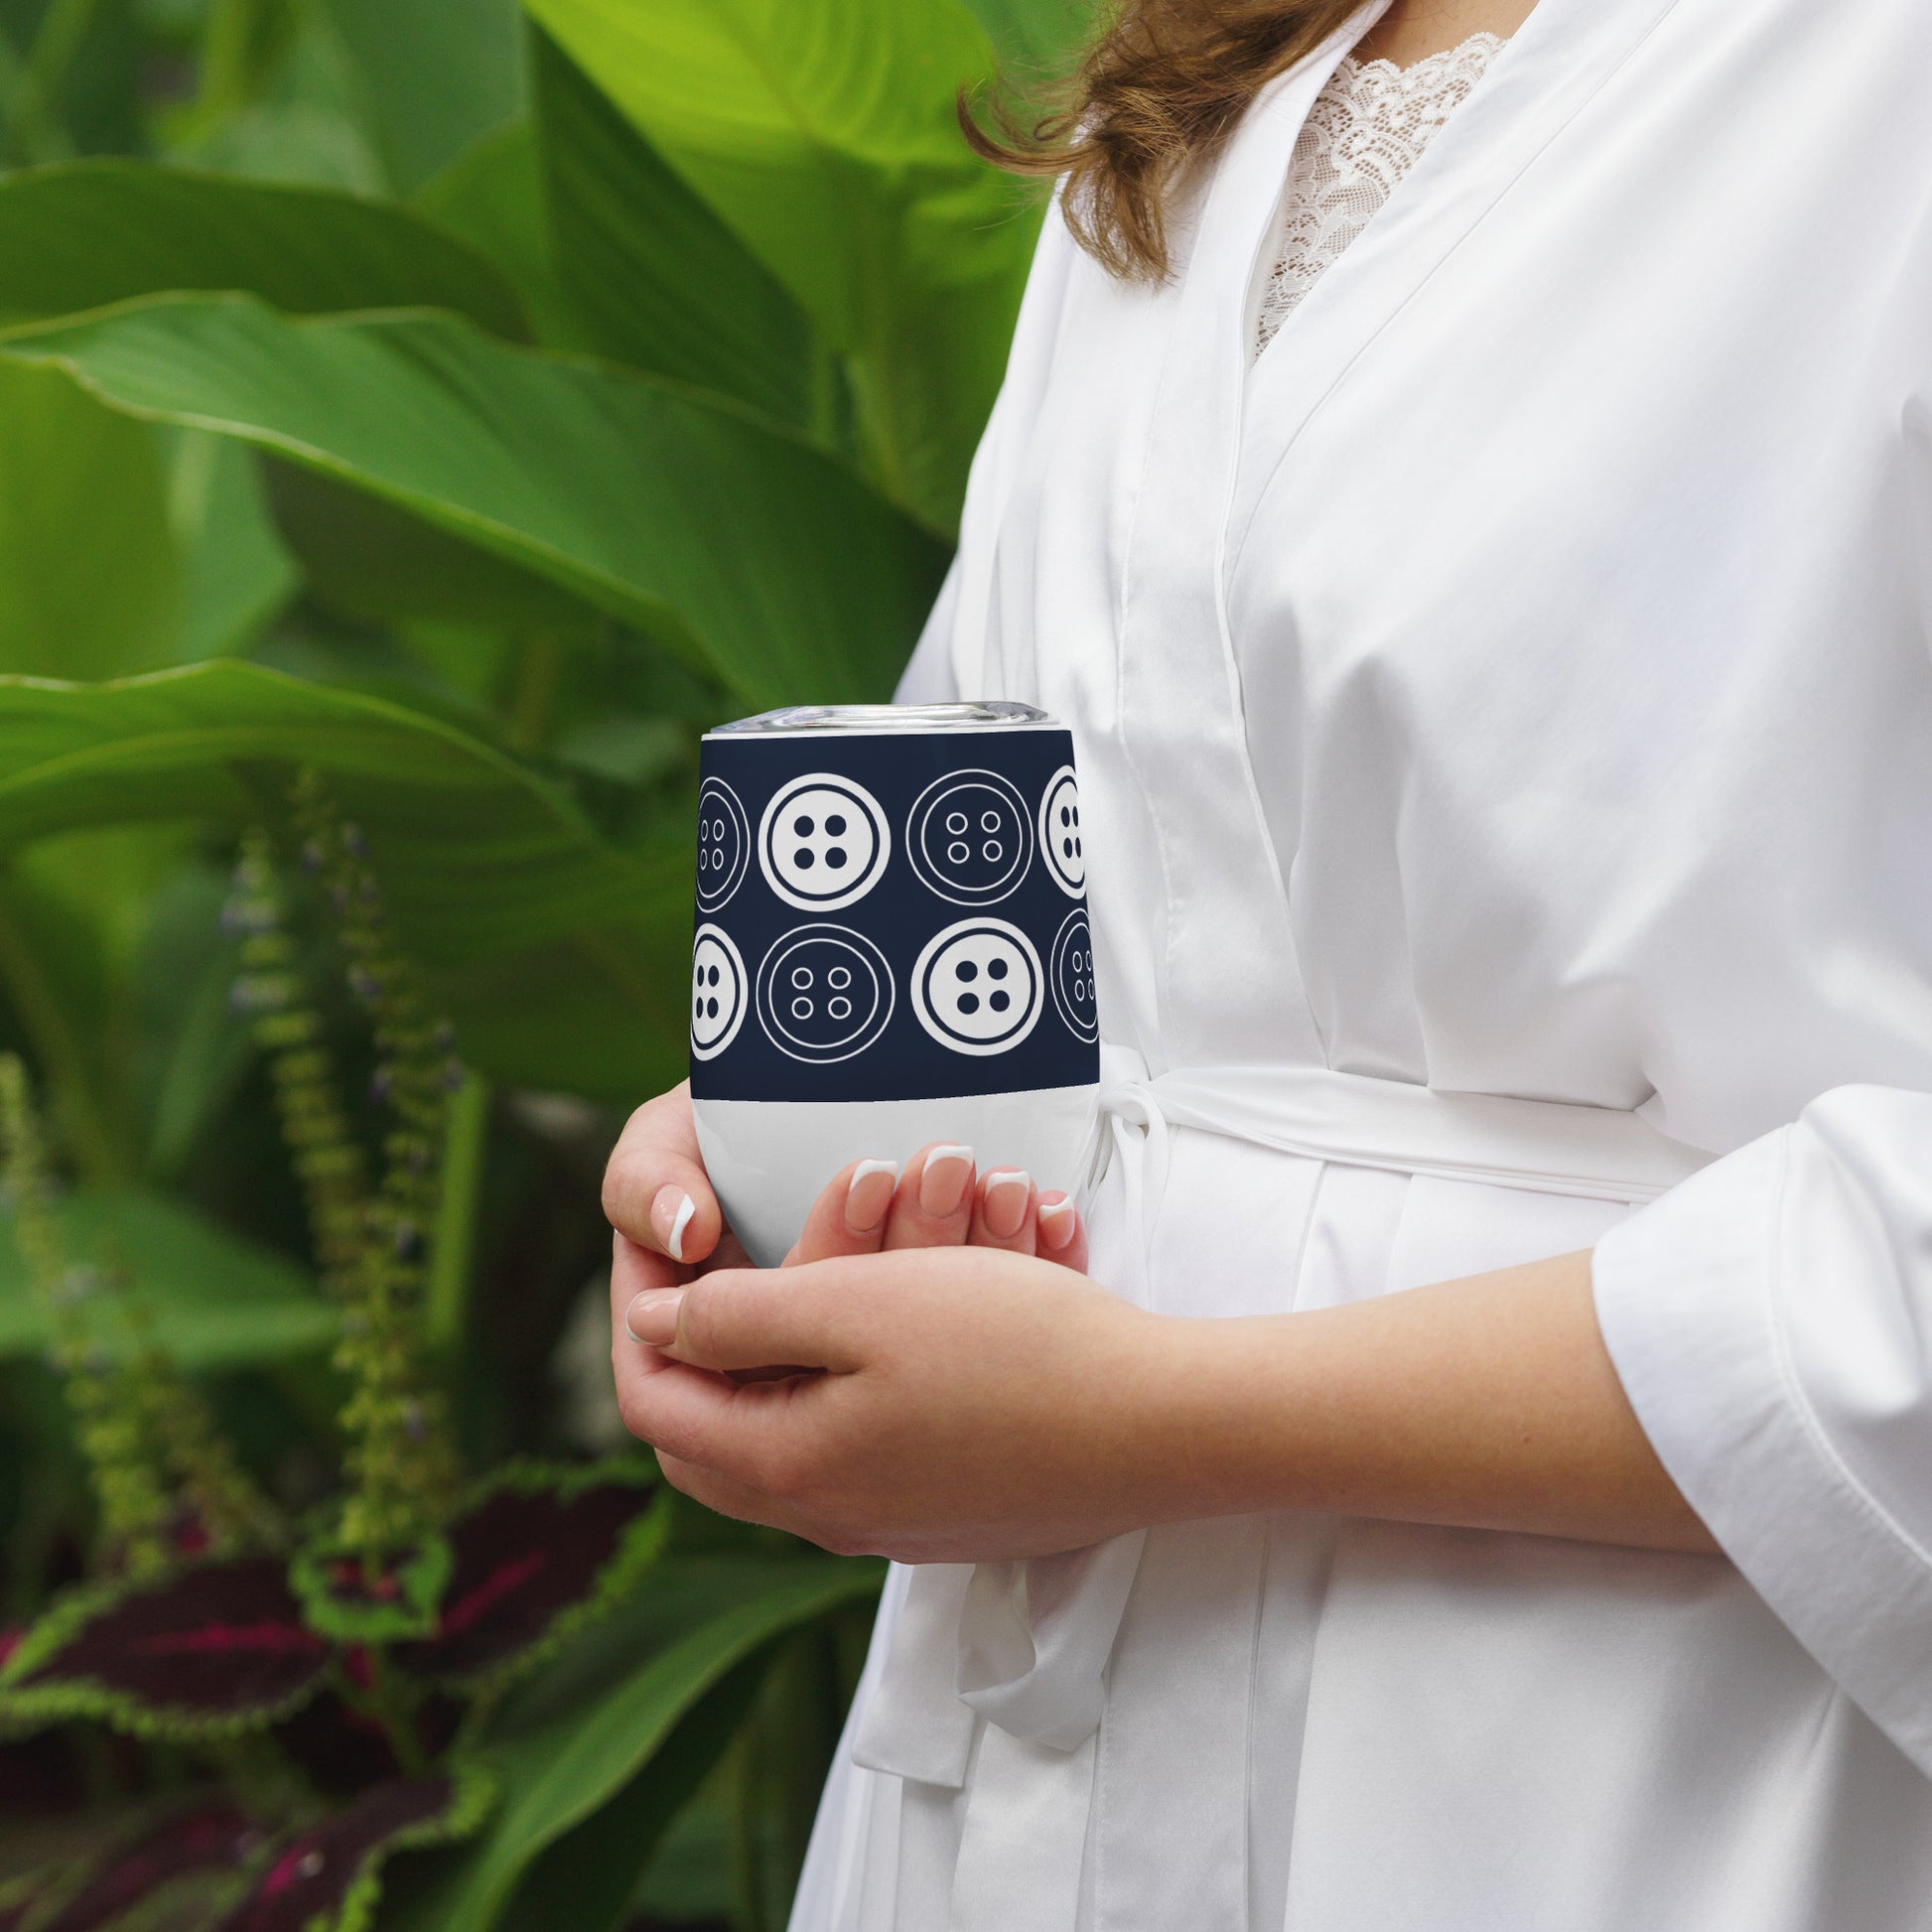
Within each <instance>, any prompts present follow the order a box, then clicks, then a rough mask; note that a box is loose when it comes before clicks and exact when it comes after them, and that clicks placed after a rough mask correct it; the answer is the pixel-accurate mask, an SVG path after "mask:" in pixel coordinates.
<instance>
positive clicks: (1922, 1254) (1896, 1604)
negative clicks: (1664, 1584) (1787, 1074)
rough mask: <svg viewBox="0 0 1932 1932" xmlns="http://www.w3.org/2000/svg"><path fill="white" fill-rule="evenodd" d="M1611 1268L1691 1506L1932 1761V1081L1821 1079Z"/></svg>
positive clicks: (1607, 1272)
mask: <svg viewBox="0 0 1932 1932" xmlns="http://www.w3.org/2000/svg"><path fill="white" fill-rule="evenodd" d="M1594 1279H1595V1292H1596V1309H1597V1317H1598V1320H1599V1322H1600V1323H1601V1326H1602V1330H1603V1336H1604V1339H1605V1341H1606V1343H1607V1344H1608V1347H1609V1351H1610V1355H1611V1358H1612V1359H1613V1361H1614V1362H1615V1364H1616V1369H1617V1373H1618V1375H1619V1376H1620V1377H1621V1379H1622V1382H1623V1386H1624V1389H1625V1391H1626V1393H1627V1394H1628V1396H1629V1398H1630V1401H1631V1403H1632V1405H1633V1407H1634V1408H1635V1410H1636V1412H1637V1417H1638V1420H1639V1421H1640V1422H1641V1423H1642V1425H1643V1428H1644V1430H1645V1432H1646V1433H1647V1435H1648V1436H1649V1438H1650V1441H1651V1443H1652V1444H1653V1445H1654V1447H1655V1448H1656V1450H1657V1453H1658V1454H1659V1456H1660V1457H1661V1458H1662V1459H1663V1462H1664V1465H1665V1467H1666V1468H1667V1469H1668V1470H1669V1471H1670V1473H1671V1475H1672V1477H1673V1478H1674V1479H1675V1480H1676V1482H1677V1484H1678V1486H1679V1487H1680V1488H1681V1489H1682V1490H1683V1492H1684V1494H1685V1496H1686V1497H1687V1498H1688V1499H1689V1501H1690V1503H1691V1505H1692V1507H1693V1508H1694V1509H1696V1511H1697V1512H1698V1514H1699V1515H1700V1516H1701V1517H1702V1518H1703V1519H1704V1521H1705V1523H1706V1524H1707V1525H1708V1526H1709V1527H1710V1529H1711V1532H1712V1534H1713V1535H1714V1536H1715V1537H1716V1538H1717V1540H1718V1542H1719V1543H1720V1544H1721V1545H1722V1546H1723V1548H1724V1550H1725V1554H1726V1555H1727V1556H1729V1557H1730V1559H1731V1560H1732V1562H1734V1563H1735V1564H1736V1566H1737V1568H1738V1569H1739V1570H1740V1571H1741V1572H1742V1573H1743V1575H1744V1577H1745V1578H1746V1579H1747V1580H1748V1581H1749V1583H1750V1584H1751V1585H1752V1587H1754V1588H1755V1589H1756V1590H1757V1591H1758V1593H1759V1594H1760V1595H1761V1596H1762V1597H1763V1598H1764V1600H1765V1601H1766V1602H1767V1603H1768V1604H1769V1605H1770V1607H1771V1609H1772V1610H1773V1611H1774V1612H1775V1613H1776V1614H1777V1615H1778V1617H1779V1618H1780V1619H1781V1620H1782V1621H1783V1622H1784V1624H1785V1625H1786V1626H1787V1627H1788V1628H1789V1629H1790V1630H1791V1632H1792V1633H1793V1634H1794V1635H1795V1636H1796V1637H1797V1639H1798V1640H1799V1642H1800V1643H1802V1644H1803V1645H1804V1646H1805V1648H1806V1649H1807V1650H1808V1651H1810V1653H1811V1654H1812V1656H1813V1657H1815V1658H1816V1659H1817V1660H1818V1662H1819V1663H1820V1664H1821V1665H1823V1666H1824V1668H1825V1670H1826V1671H1827V1672H1828V1673H1829V1674H1830V1675H1831V1676H1832V1678H1833V1679H1834V1680H1835V1681H1836V1682H1837V1683H1838V1684H1839V1685H1840V1686H1841V1687H1842V1688H1843V1689H1844V1690H1845V1691H1846V1693H1847V1694H1848V1695H1849V1696H1850V1697H1851V1698H1852V1699H1853V1700H1854V1701H1855V1702H1856V1703H1857V1704H1858V1705H1859V1706H1860V1707H1861V1709H1863V1711H1864V1712H1865V1714H1866V1715H1867V1716H1868V1717H1870V1718H1871V1719H1872V1720H1873V1722H1874V1723H1875V1724H1877V1725H1878V1726H1879V1728H1880V1729H1881V1730H1883V1731H1884V1732H1885V1734H1886V1735H1887V1736H1888V1737H1890V1739H1891V1740H1892V1741H1893V1743H1895V1744H1896V1745H1897V1746H1898V1747H1899V1748H1900V1749H1901V1750H1902V1751H1904V1752H1905V1753H1906V1755H1907V1756H1909V1757H1910V1758H1912V1759H1913V1761H1914V1762H1915V1763H1916V1764H1917V1765H1918V1766H1919V1768H1920V1769H1921V1770H1923V1771H1925V1772H1926V1773H1927V1774H1928V1775H1932V1095H1926V1094H1920V1093H1907V1092H1903V1091H1900V1090H1898V1089H1895V1088H1890V1087H1876V1086H1854V1087H1840V1088H1837V1089H1835V1090H1833V1091H1832V1092H1830V1093H1827V1094H1825V1095H1824V1096H1822V1097H1821V1098H1820V1099H1818V1100H1816V1101H1814V1102H1813V1103H1812V1105H1811V1106H1809V1107H1808V1108H1806V1109H1805V1111H1804V1113H1803V1114H1802V1115H1801V1116H1800V1117H1799V1119H1798V1120H1797V1121H1796V1122H1795V1123H1794V1124H1793V1125H1791V1126H1789V1127H1786V1128H1783V1129H1780V1130H1779V1131H1778V1132H1776V1133H1774V1134H1771V1135H1768V1136H1766V1137H1765V1138H1764V1139H1762V1140H1759V1141H1755V1142H1752V1143H1751V1144H1750V1145H1748V1146H1746V1147H1744V1148H1741V1149H1739V1150H1738V1151H1737V1152H1736V1153H1734V1154H1731V1155H1728V1156H1726V1157H1725V1159H1723V1160H1721V1161H1718V1162H1716V1163H1714V1164H1713V1165H1712V1166H1711V1167H1709V1168H1707V1169H1706V1170H1705V1171H1704V1172H1703V1173H1700V1174H1698V1175H1696V1176H1695V1177H1694V1178H1692V1179H1691V1180H1689V1181H1686V1182H1684V1183H1683V1184H1682V1185H1680V1186H1678V1187H1675V1188H1673V1189H1672V1190H1671V1191H1670V1192H1669V1193H1668V1194H1666V1195H1664V1196H1663V1197H1662V1198H1661V1199H1660V1200H1658V1201H1655V1202H1653V1203H1652V1204H1651V1205H1649V1206H1647V1207H1645V1208H1642V1209H1640V1210H1639V1211H1638V1212H1636V1213H1635V1214H1633V1215H1631V1216H1630V1217H1629V1219H1627V1220H1625V1221H1623V1222H1621V1223H1619V1224H1618V1225H1617V1226H1616V1227H1615V1228H1614V1229H1612V1230H1611V1231H1610V1233H1609V1234H1607V1235H1606V1236H1605V1237H1604V1238H1603V1239H1602V1240H1601V1241H1600V1242H1599V1243H1598V1245H1597V1248H1596V1252H1595V1257H1594Z"/></svg>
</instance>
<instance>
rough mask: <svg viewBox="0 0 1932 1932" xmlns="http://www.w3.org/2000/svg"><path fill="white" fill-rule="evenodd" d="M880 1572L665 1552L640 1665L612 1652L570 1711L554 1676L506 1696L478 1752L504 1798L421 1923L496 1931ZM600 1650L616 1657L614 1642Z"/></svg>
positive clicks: (647, 1599)
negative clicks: (782, 1641) (674, 1750)
mask: <svg viewBox="0 0 1932 1932" xmlns="http://www.w3.org/2000/svg"><path fill="white" fill-rule="evenodd" d="M879 1578H880V1570H879V1567H878V1566H877V1565H875V1564H870V1563H839V1562H829V1561H819V1560H812V1561H799V1562H792V1563H756V1562H734V1561H731V1560H705V1559H676V1558H669V1559H666V1560H664V1561H663V1562H661V1563H660V1564H659V1565H658V1567H657V1569H656V1570H655V1571H654V1572H653V1573H652V1581H651V1587H649V1588H648V1589H646V1590H644V1591H643V1592H641V1594H640V1596H639V1598H638V1600H637V1603H636V1605H635V1606H634V1610H633V1612H632V1613H631V1614H630V1616H629V1617H628V1619H627V1622H628V1629H627V1632H626V1631H621V1632H620V1633H619V1634H620V1635H623V1634H628V1635H629V1636H630V1637H631V1639H632V1641H633V1642H634V1643H635V1644H636V1645H637V1646H638V1648H639V1649H640V1650H641V1652H642V1655H641V1656H639V1657H637V1658H636V1659H635V1660H634V1661H633V1662H631V1663H630V1665H629V1668H628V1669H627V1670H621V1671H617V1670H613V1669H611V1668H609V1665H608V1662H607V1665H606V1668H605V1669H604V1670H603V1671H602V1672H601V1673H600V1675H599V1678H598V1679H597V1680H595V1681H594V1682H593V1683H592V1684H591V1685H590V1686H587V1687H586V1688H587V1689H588V1691H589V1692H590V1695H589V1696H588V1698H587V1699H585V1700H584V1701H582V1702H570V1703H567V1704H565V1705H564V1706H563V1707H562V1708H561V1709H559V1708H555V1697H556V1684H555V1683H554V1682H553V1683H551V1684H550V1685H546V1683H545V1680H543V1679H541V1678H540V1679H538V1680H537V1683H536V1684H535V1685H534V1686H532V1687H531V1695H528V1696H525V1697H519V1698H514V1699H512V1700H511V1701H510V1703H509V1704H508V1705H507V1706H506V1707H505V1709H504V1711H503V1713H502V1714H501V1717H500V1718H499V1720H498V1722H497V1724H496V1725H492V1727H491V1731H490V1734H489V1735H488V1737H486V1738H485V1740H484V1741H483V1744H482V1745H481V1747H480V1748H479V1752H478V1755H479V1757H480V1759H481V1761H482V1762H483V1763H484V1764H486V1765H488V1766H489V1767H490V1768H492V1769H493V1770H494V1771H495V1772H496V1774H497V1778H498V1782H499V1785H500V1787H501V1789H502V1790H503V1792H504V1793H505V1799H504V1803H503V1806H502V1808H501V1810H500V1811H499V1812H498V1813H497V1814H496V1816H495V1818H493V1819H492V1820H491V1822H490V1824H489V1827H488V1829H487V1830H486V1831H485V1832H484V1833H483V1836H482V1837H481V1838H480V1839H478V1840H477V1841H476V1842H475V1844H474V1845H472V1846H470V1847H468V1848H467V1849H466V1850H465V1852H464V1853H463V1855H462V1857H461V1858H460V1859H459V1860H458V1861H456V1862H455V1863H453V1864H452V1866H451V1867H450V1869H449V1870H448V1871H447V1872H446V1873H445V1874H444V1875H443V1877H442V1879H441V1881H440V1882H439V1884H438V1885H437V1886H436V1887H435V1890H434V1892H433V1894H432V1895H431V1896H430V1897H428V1898H426V1899H424V1900H422V1901H419V1905H418V1912H417V1913H414V1914H412V1917H411V1921H410V1922H411V1924H412V1925H422V1926H431V1925H462V1926H466V1927H471V1928H475V1932H483V1928H485V1927H487V1926H488V1925H490V1924H491V1923H492V1922H493V1921H494V1920H495V1918H496V1917H497V1915H498V1914H499V1913H500V1912H501V1910H502V1909H503V1906H504V1903H505V1901H506V1900H507V1899H508V1897H509V1896H510V1893H511V1891H512V1889H513V1888H514V1887H515V1885H516V1883H517V1881H518V1879H519V1878H520V1877H521V1875H522V1874H523V1873H524V1872H525V1871H527V1870H528V1869H529V1867H530V1865H531V1864H532V1863H533V1862H534V1861H535V1860H536V1859H537V1858H538V1857H539V1855H541V1854H542V1853H543V1852H544V1851H545V1850H546V1849H547V1848H548V1847H549V1846H551V1845H554V1844H556V1843H557V1842H558V1841H559V1840H561V1839H563V1838H564V1836H565V1834H566V1833H569V1832H571V1831H573V1830H574V1829H575V1828H576V1827H578V1826H579V1825H581V1824H582V1823H583V1822H584V1821H585V1820H586V1819H588V1818H591V1817H592V1816H594V1815H595V1814H596V1813H597V1812H599V1811H600V1810H601V1809H602V1808H603V1807H604V1806H605V1805H607V1804H608V1803H610V1802H611V1800H612V1799H613V1798H615V1797H617V1796H618V1794H619V1793H621V1792H622V1791H623V1790H624V1789H625V1787H626V1786H628V1785H629V1784H630V1783H631V1781H632V1779H633V1778H635V1777H636V1776H637V1774H638V1772H639V1771H640V1770H641V1769H642V1768H643V1767H644V1766H645V1765H646V1764H647V1763H649V1761H650V1760H651V1758H652V1757H653V1756H654V1754H655V1753H656V1752H657V1751H658V1750H659V1749H660V1748H661V1747H662V1746H663V1745H664V1743H665V1742H666V1740H667V1739H668V1738H669V1737H670V1736H671V1735H672V1733H673V1731H674V1730H675V1728H676V1726H677V1725H678V1723H679V1721H680V1720H681V1719H682V1718H683V1717H684V1716H685V1715H686V1714H687V1713H688V1712H690V1711H691V1710H692V1709H693V1707H694V1706H696V1705H697V1704H698V1702H699V1701H700V1699H702V1698H703V1697H704V1696H705V1695H706V1694H707V1693H709V1692H710V1691H712V1690H713V1689H714V1688H715V1687H716V1686H717V1685H719V1684H720V1683H722V1682H723V1681H724V1679H725V1678H726V1677H727V1676H729V1675H730V1673H731V1672H732V1671H733V1670H734V1669H736V1668H737V1667H738V1666H739V1665H740V1664H742V1663H744V1662H745V1661H746V1659H748V1658H750V1657H752V1656H754V1655H756V1654H757V1653H758V1652H759V1651H761V1650H764V1649H765V1648H767V1647H768V1646H769V1645H771V1644H772V1643H773V1642H774V1641H775V1640H776V1639H777V1638H779V1637H781V1636H783V1635H784V1634H785V1633H786V1632H787V1631H789V1630H793V1629H796V1628H797V1627H798V1626H799V1625H801V1624H804V1623H808V1622H810V1621H812V1620H813V1619H814V1618H816V1617H818V1616H821V1615H823V1614H824V1613H825V1612H826V1611H827V1610H830V1609H834V1608H836V1607H837V1606H839V1605H840V1604H842V1603H847V1602H851V1601H854V1600H856V1599H858V1598H860V1597H863V1596H865V1595H867V1594H870V1593H872V1592H873V1591H876V1590H877V1588H878V1587H879ZM598 1634H599V1635H603V1634H604V1633H603V1632H600V1633H598ZM586 1654H587V1656H597V1657H599V1658H601V1659H604V1660H609V1659H610V1658H611V1657H612V1654H613V1651H612V1646H611V1644H610V1642H609V1640H608V1639H607V1641H606V1642H605V1644H604V1645H603V1646H602V1647H601V1648H599V1649H596V1650H593V1649H591V1648H590V1646H588V1645H587V1646H586ZM562 1675H563V1676H565V1677H567V1676H568V1673H567V1672H566V1673H563V1674H562Z"/></svg>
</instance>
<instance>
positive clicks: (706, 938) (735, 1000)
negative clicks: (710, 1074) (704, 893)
mask: <svg viewBox="0 0 1932 1932" xmlns="http://www.w3.org/2000/svg"><path fill="white" fill-rule="evenodd" d="M746 991H747V988H746V978H745V961H744V960H743V959H742V958H741V957H740V956H739V951H738V948H737V947H736V946H735V945H733V944H732V937H731V934H730V933H729V932H727V931H725V930H724V928H723V927H722V926H715V925H701V926H700V927H699V928H698V937H697V943H696V944H695V945H694V946H693V947H692V948H691V1057H692V1058H693V1059H697V1060H715V1059H716V1058H717V1057H718V1055H719V1054H720V1053H722V1052H723V1051H724V1050H725V1048H726V1047H727V1046H729V1045H730V1044H731V1043H732V1041H733V1040H734V1039H736V1038H737V1037H738V1029H739V1027H740V1026H741V1025H742V1024H743V1022H744V1019H745V1008H746V1004H747V1002H746Z"/></svg>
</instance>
